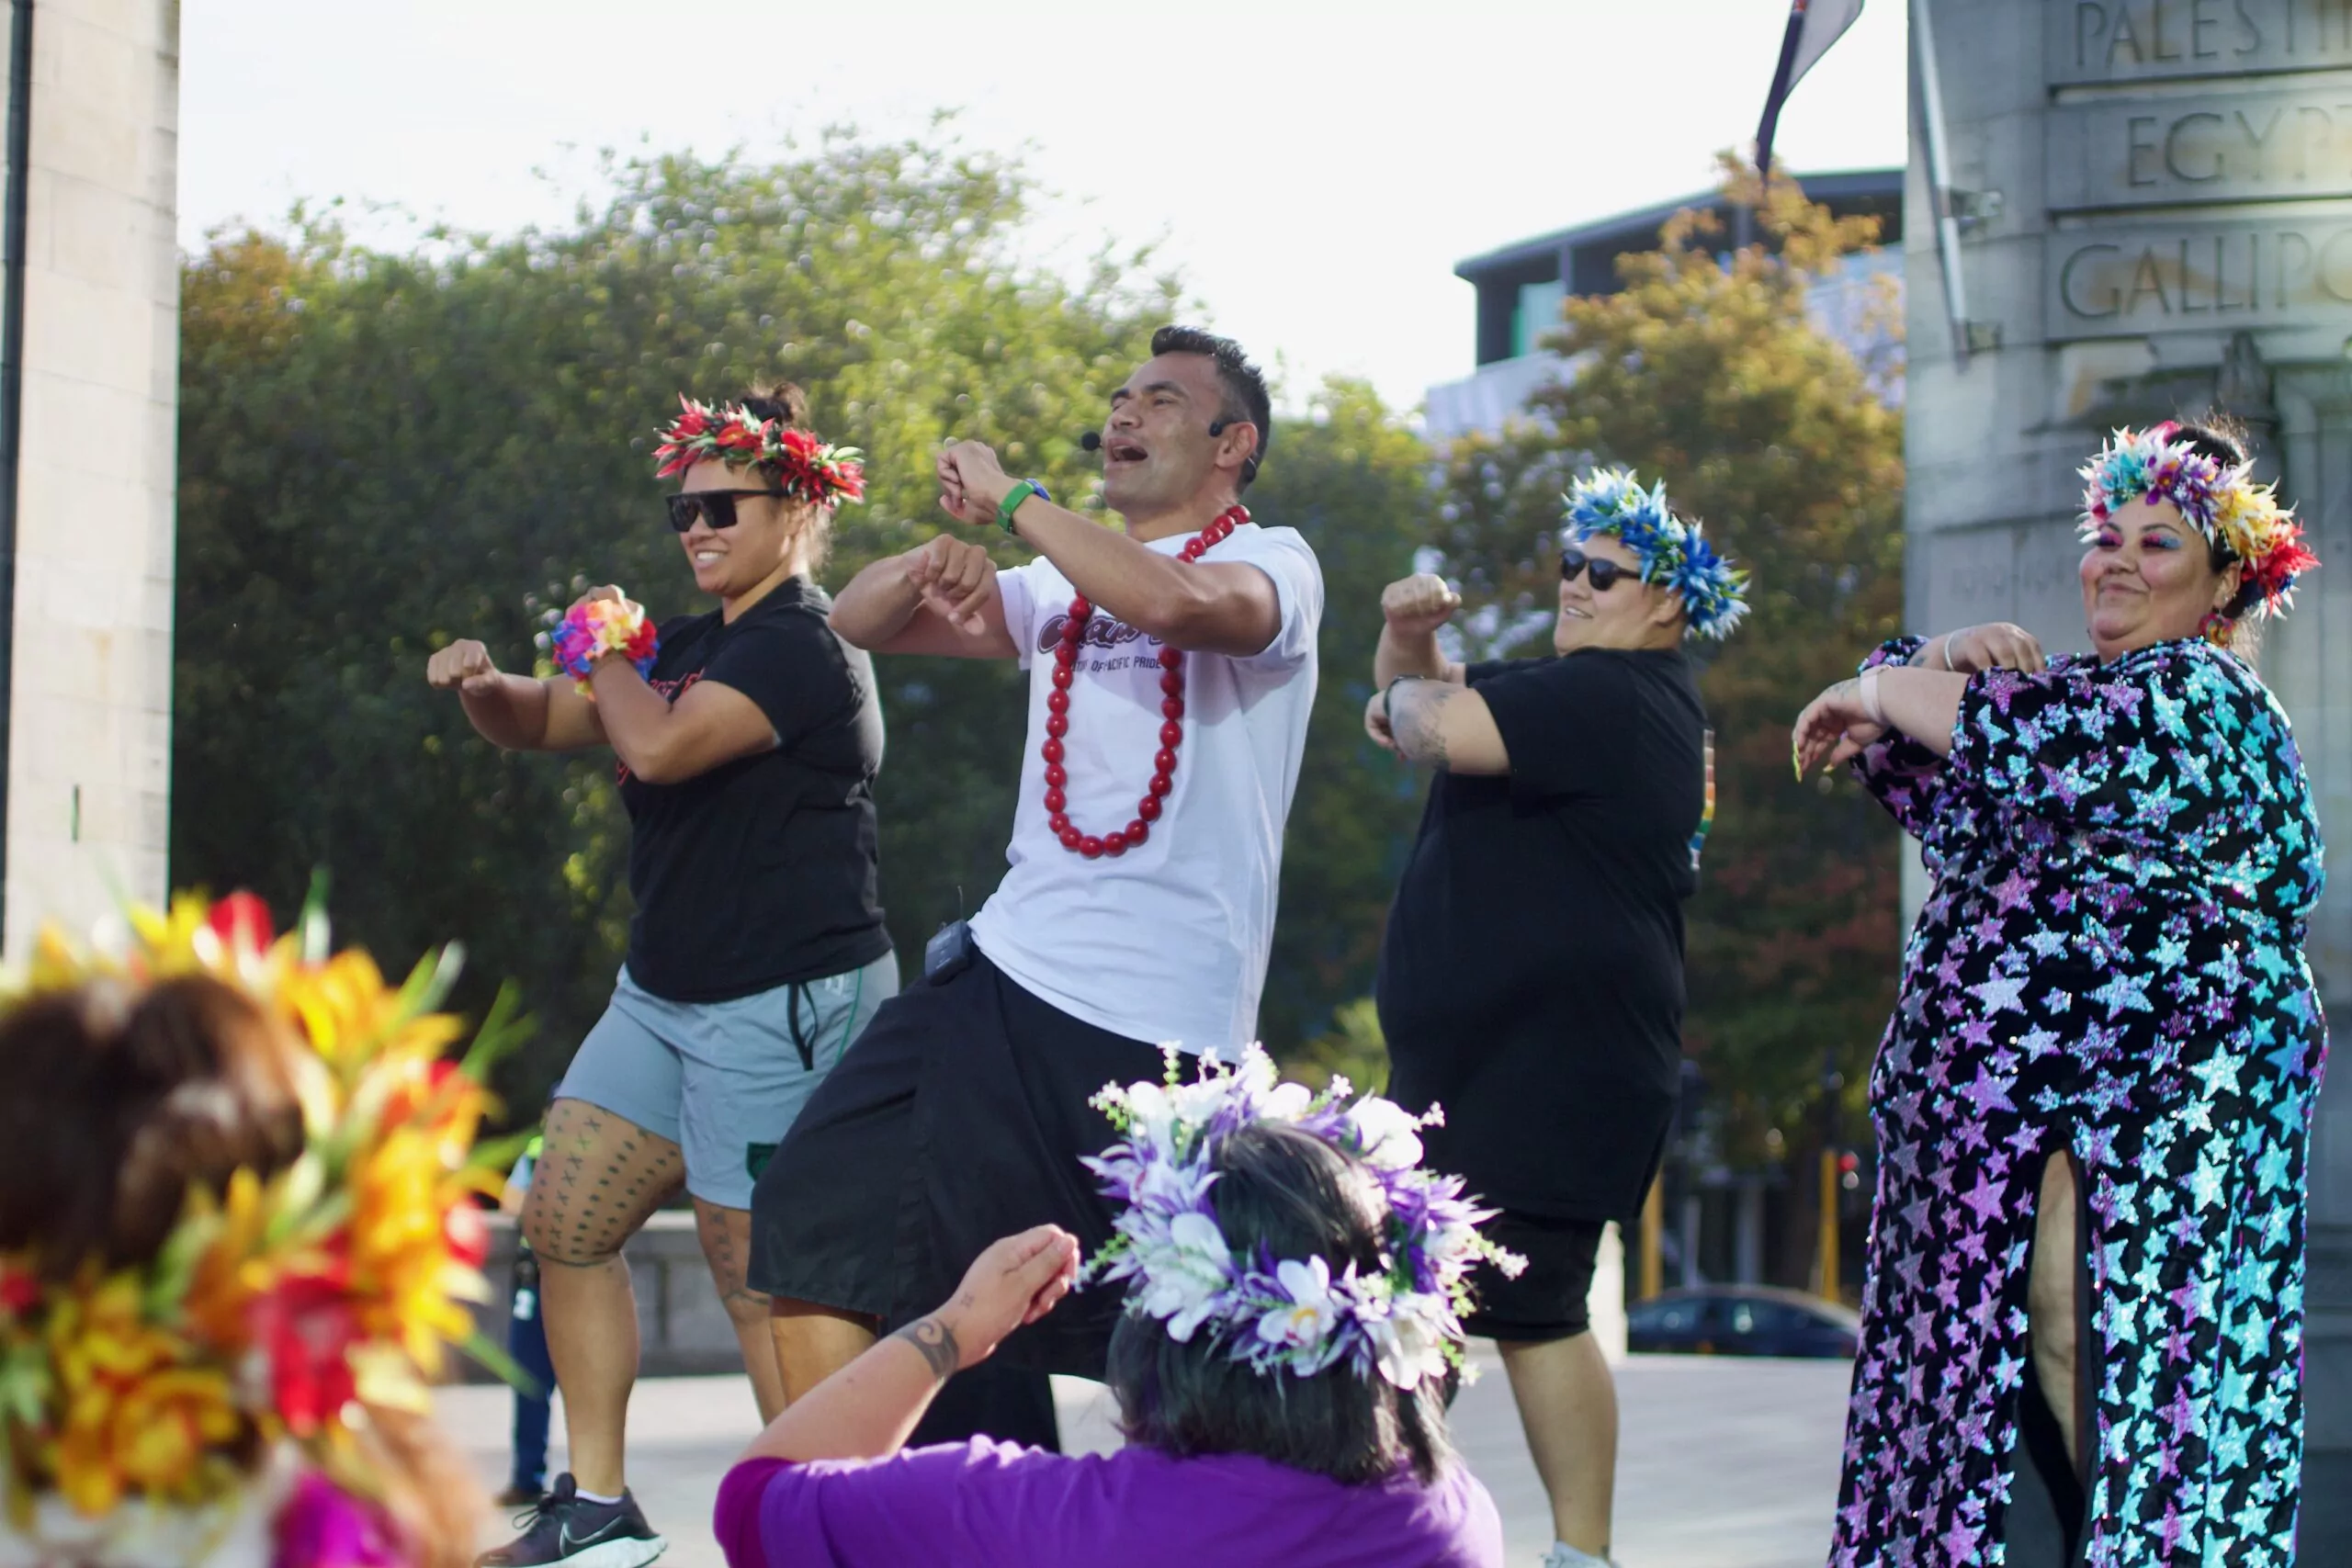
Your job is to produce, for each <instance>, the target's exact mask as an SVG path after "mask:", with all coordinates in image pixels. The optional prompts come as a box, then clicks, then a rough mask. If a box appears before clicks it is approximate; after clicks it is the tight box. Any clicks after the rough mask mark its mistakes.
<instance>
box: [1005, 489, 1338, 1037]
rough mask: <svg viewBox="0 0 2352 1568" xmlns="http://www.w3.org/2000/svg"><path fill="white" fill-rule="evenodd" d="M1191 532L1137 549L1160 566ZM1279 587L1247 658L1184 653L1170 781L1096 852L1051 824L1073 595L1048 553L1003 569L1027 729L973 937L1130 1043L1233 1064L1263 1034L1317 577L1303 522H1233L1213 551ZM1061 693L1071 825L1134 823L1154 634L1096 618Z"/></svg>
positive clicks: (1155, 742)
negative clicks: (1058, 669)
mask: <svg viewBox="0 0 2352 1568" xmlns="http://www.w3.org/2000/svg"><path fill="white" fill-rule="evenodd" d="M1191 537H1192V535H1190V534H1183V535H1178V536H1175V537H1172V538H1166V539H1156V540H1153V541H1150V542H1149V543H1148V546H1147V547H1148V548H1149V549H1152V550H1156V551H1158V552H1159V554H1161V555H1166V556H1172V555H1175V554H1176V553H1177V552H1178V551H1180V550H1181V549H1182V548H1183V546H1184V541H1185V540H1186V539H1189V538H1191ZM1206 559H1207V560H1209V561H1212V562H1216V563H1218V564H1226V563H1230V562H1248V563H1249V564H1250V565H1251V566H1255V567H1257V568H1258V569H1259V570H1261V571H1263V572H1264V573H1265V574H1266V575H1267V577H1269V578H1270V579H1272V581H1273V584H1274V592H1275V594H1276V596H1277V597H1278V598H1279V599H1280V601H1281V605H1282V629H1281V630H1280V631H1278V632H1276V633H1275V634H1274V640H1273V641H1272V643H1271V644H1269V645H1268V646H1267V647H1266V649H1265V650H1264V651H1263V652H1261V653H1259V654H1257V655H1255V656H1254V657H1252V658H1249V659H1232V658H1227V657H1226V656H1224V655H1221V654H1215V653H1187V654H1186V655H1185V658H1184V740H1183V744H1182V746H1180V747H1179V748H1177V752H1176V778H1175V788H1174V790H1173V791H1172V792H1171V793H1170V795H1169V796H1168V798H1167V800H1166V802H1165V803H1164V804H1163V809H1162V812H1161V815H1160V818H1159V821H1157V822H1155V823H1152V824H1151V831H1150V835H1149V837H1148V838H1147V839H1146V840H1145V841H1144V843H1143V844H1142V846H1141V847H1140V848H1137V849H1131V850H1129V851H1127V852H1126V853H1125V854H1124V855H1122V856H1119V857H1116V858H1114V857H1112V856H1110V855H1102V856H1099V857H1097V858H1096V859H1093V860H1088V859H1087V858H1086V857H1085V856H1083V855H1081V854H1079V853H1077V852H1073V851H1070V850H1066V849H1064V848H1063V847H1062V845H1061V841H1060V840H1058V839H1057V838H1056V837H1055V836H1054V835H1053V833H1052V832H1051V830H1049V829H1047V827H1046V817H1047V815H1048V813H1047V812H1046V805H1045V795H1046V777H1045V775H1046V761H1045V759H1044V757H1043V756H1041V755H1040V754H1039V753H1040V749H1041V748H1042V747H1043V746H1044V745H1045V742H1046V717H1047V709H1046V697H1047V695H1048V694H1050V693H1051V692H1052V691H1053V690H1054V684H1053V670H1054V659H1053V649H1054V647H1055V645H1056V644H1057V643H1058V642H1059V641H1060V640H1061V633H1062V626H1063V625H1064V623H1065V621H1066V619H1067V617H1068V615H1069V602H1070V599H1071V597H1072V596H1073V594H1074V592H1075V590H1073V589H1072V588H1071V586H1070V582H1069V579H1068V578H1066V577H1064V576H1063V575H1062V574H1061V571H1060V570H1059V569H1057V567H1056V566H1055V565H1054V564H1053V562H1051V561H1049V560H1046V558H1044V557H1042V556H1041V557H1039V558H1037V559H1035V560H1034V561H1031V562H1029V563H1028V564H1027V565H1026V566H1022V567H1016V568H1013V569H1012V570H1008V571H1002V572H1000V573H998V575H997V588H998V592H1000V593H1001V595H1002V598H1003V601H1004V624H1005V629H1006V630H1007V631H1009V632H1011V633H1012V639H1013V643H1014V645H1015V646H1016V647H1018V648H1019V649H1020V650H1021V664H1022V668H1023V669H1024V670H1026V671H1029V733H1028V739H1026V740H1025V741H1024V742H1023V747H1024V750H1023V753H1022V760H1021V797H1020V804H1019V806H1018V807H1016V809H1015V810H1014V813H1013V818H1012V843H1011V845H1010V846H1008V848H1007V849H1006V851H1005V858H1006V860H1007V861H1008V862H1009V863H1010V864H1011V869H1010V870H1008V871H1007V872H1006V873H1005V876H1004V880H1003V882H1002V883H1001V884H999V885H998V887H997V890H996V892H995V893H994V894H993V895H992V896H990V897H989V901H988V903H987V904H986V905H984V906H983V907H982V908H981V909H980V912H979V913H978V915H975V916H974V917H973V918H972V934H973V936H974V937H975V938H976V939H977V940H978V942H979V946H980V951H981V952H983V953H986V954H987V955H988V957H989V961H990V962H991V963H993V964H996V966H997V967H998V968H1000V969H1001V970H1003V971H1004V973H1005V974H1006V975H1008V976H1011V977H1012V980H1013V981H1014V982H1015V983H1016V984H1018V985H1019V986H1020V987H1022V988H1023V990H1026V991H1028V992H1029V993H1030V994H1031V995H1032V996H1035V997H1037V998H1040V999H1041V1000H1043V1001H1046V1002H1047V1003H1049V1004H1051V1005H1052V1006H1054V1007H1056V1008H1058V1009H1060V1010H1062V1011H1063V1012H1066V1013H1068V1014H1069V1015H1070V1016H1071V1017H1072V1018H1078V1019H1083V1020H1084V1021H1087V1022H1089V1023H1091V1024H1094V1025H1096V1026H1097V1027H1099V1028H1103V1029H1108V1030H1111V1031H1112V1032H1115V1033H1119V1034H1124V1035H1125V1036H1127V1037H1128V1038H1129V1039H1133V1040H1143V1041H1148V1042H1151V1043H1160V1042H1165V1041H1173V1042H1175V1043H1179V1044H1181V1045H1182V1047H1183V1048H1184V1049H1185V1050H1187V1051H1193V1052H1199V1051H1207V1052H1211V1053H1216V1054H1230V1053H1231V1052H1232V1051H1234V1050H1236V1049H1238V1047H1239V1046H1241V1045H1243V1044H1245V1043H1248V1042H1250V1041H1251V1040H1254V1039H1256V1038H1257V1026H1258V998H1259V994H1260V992H1261V991H1262V990H1263V989H1264V987H1265V983H1266V955H1267V952H1268V950H1269V949H1270V948H1271V947H1272V942H1273V932H1274V899H1275V894H1276V892H1277V889H1278V886H1279V884H1280V882H1281V878H1282V858H1283V821H1284V819H1285V818H1287V817H1288V816H1289V814H1290V800H1291V795H1292V793H1293V792H1294V791H1295V789H1296V788H1297V786H1298V761H1299V756H1300V754H1301V753H1302V752H1303V751H1304V750H1306V721H1307V716H1308V715H1309V713H1310V712H1311V711H1312V710H1313V708H1314V705H1315V679H1316V661H1315V634H1316V628H1317V624H1318V623H1319V622H1320V621H1321V620H1322V618H1323V573H1322V570H1321V569H1320V568H1319V567H1317V565H1316V561H1315V552H1314V551H1313V550H1312V549H1310V548H1308V547H1307V544H1306V540H1305V539H1303V538H1301V537H1300V536H1299V534H1298V531H1297V530H1296V529H1295V528H1261V527H1260V526H1258V525H1255V524H1249V525H1243V526H1241V527H1239V528H1237V529H1235V530H1234V531H1233V533H1232V535H1231V536H1228V537H1227V539H1226V540H1225V541H1224V542H1223V543H1222V544H1219V545H1218V546H1217V547H1216V548H1215V549H1213V550H1211V551H1210V552H1209V554H1208V555H1207V557H1206ZM1076 671H1077V676H1076V679H1075V681H1074V682H1072V684H1071V686H1070V706H1069V734H1068V735H1067V736H1066V737H1065V738H1064V739H1063V742H1062V743H1063V746H1064V749H1065V756H1064V759H1063V763H1062V765H1063V767H1064V768H1065V769H1066V770H1067V771H1068V772H1069V784H1068V786H1067V787H1066V788H1065V790H1064V792H1063V793H1064V794H1065V795H1066V796H1067V797H1068V799H1069V819H1070V821H1071V822H1072V823H1073V824H1074V825H1076V826H1077V827H1079V828H1080V829H1082V830H1084V831H1085V832H1087V833H1090V834H1092V835H1094V836H1096V837H1098V838H1099V837H1102V836H1103V835H1105V834H1108V833H1111V832H1114V831H1117V830H1120V829H1125V827H1126V825H1127V824H1128V823H1129V822H1131V821H1134V820H1135V819H1136V802H1137V801H1138V800H1140V799H1141V798H1142V796H1143V795H1144V794H1145V792H1146V791H1147V790H1148V788H1149V786H1150V784H1151V774H1152V758H1153V756H1154V755H1155V754H1156V753H1157V752H1158V751H1159V728H1160V726H1161V725H1162V724H1164V723H1165V722H1166V720H1165V719H1164V718H1163V717H1162V716H1161V714H1160V711H1159V705H1160V703H1161V701H1162V700H1163V699H1164V697H1165V694H1164V693H1162V692H1161V691H1160V689H1159V677H1160V673H1161V671H1160V666H1159V641H1158V639H1157V638H1154V637H1146V636H1144V635H1143V634H1142V633H1140V632H1138V631H1136V629H1135V628H1134V627H1133V626H1128V625H1126V624H1125V622H1123V621H1121V620H1119V619H1118V618H1117V617H1116V616H1114V615H1111V614H1110V613H1109V612H1108V611H1106V610H1103V609H1100V608H1098V609H1097V610H1096V611H1095V613H1094V617H1093V620H1092V622H1091V625H1089V626H1088V627H1087V638H1086V641H1085V643H1084V644H1083V645H1082V646H1081V647H1080V649H1079V658H1078V663H1077V666H1076Z"/></svg>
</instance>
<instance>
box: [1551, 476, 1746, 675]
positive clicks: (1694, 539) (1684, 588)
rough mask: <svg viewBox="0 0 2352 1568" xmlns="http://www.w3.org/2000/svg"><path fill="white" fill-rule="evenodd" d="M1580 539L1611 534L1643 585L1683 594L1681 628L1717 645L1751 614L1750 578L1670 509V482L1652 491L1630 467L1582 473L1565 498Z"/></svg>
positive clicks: (1572, 522) (1569, 486)
mask: <svg viewBox="0 0 2352 1568" xmlns="http://www.w3.org/2000/svg"><path fill="white" fill-rule="evenodd" d="M1560 500H1561V502H1562V503H1563V504H1565V505H1566V508H1567V521H1568V526H1569V527H1571V528H1573V529H1574V530H1575V531H1576V536H1577V539H1578V540H1580V541H1581V540H1584V539H1589V538H1590V537H1592V536H1594V535H1595V534H1613V535H1615V536H1617V538H1618V541H1619V542H1620V543H1622V544H1623V546H1624V547H1626V548H1627V549H1629V550H1631V551H1633V552H1634V558H1636V559H1638V560H1639V561H1640V562H1641V563H1642V581H1644V582H1648V583H1654V584H1656V585H1657V586H1660V587H1663V588H1666V589H1668V590H1669V591H1670V592H1674V593H1676V594H1679V595H1680V597H1681V600H1682V619H1683V625H1684V626H1686V627H1687V628H1688V629H1689V631H1690V633H1691V635H1693V636H1697V637H1713V638H1714V639H1715V640H1716V641H1718V642H1720V641H1722V640H1723V639H1724V637H1729V636H1731V634H1732V629H1733V628H1734V627H1736V626H1738V625H1739V620H1740V617H1741V616H1743V615H1747V572H1745V571H1742V570H1738V569H1737V568H1736V567H1734V566H1733V565H1732V564H1731V561H1730V560H1729V558H1726V557H1724V556H1723V555H1721V554H1718V553H1717V551H1716V550H1715V547H1713V545H1710V544H1708V543H1707V541H1706V540H1705V539H1704V538H1703V537H1702V536H1701V534H1700V527H1699V525H1698V524H1696V523H1685V522H1683V521H1682V519H1680V518H1679V517H1677V516H1676V515H1675V514H1674V513H1673V511H1672V509H1670V508H1669V507H1668V505H1667V503H1666V481H1665V480H1664V479H1660V480H1658V481H1657V485H1656V486H1655V487H1653V488H1652V489H1649V490H1646V491H1645V490H1644V489H1643V488H1642V486H1641V482H1640V481H1639V480H1638V479H1635V478H1634V475H1633V473H1632V472H1631V471H1630V470H1628V469H1625V468H1596V469H1593V470H1591V471H1590V472H1588V473H1583V474H1579V475H1577V477H1576V479H1573V480H1572V481H1570V483H1569V485H1568V493H1567V494H1566V495H1564V496H1562V497H1561V498H1560Z"/></svg>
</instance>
